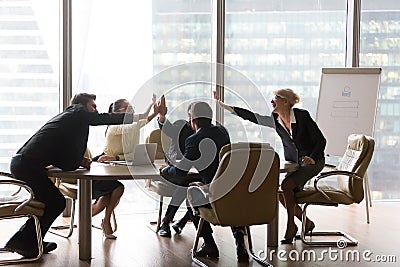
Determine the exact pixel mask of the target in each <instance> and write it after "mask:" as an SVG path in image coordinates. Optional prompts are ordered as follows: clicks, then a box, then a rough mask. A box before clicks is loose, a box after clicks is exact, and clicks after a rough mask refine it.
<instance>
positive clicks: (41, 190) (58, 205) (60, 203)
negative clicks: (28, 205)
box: [10, 154, 65, 241]
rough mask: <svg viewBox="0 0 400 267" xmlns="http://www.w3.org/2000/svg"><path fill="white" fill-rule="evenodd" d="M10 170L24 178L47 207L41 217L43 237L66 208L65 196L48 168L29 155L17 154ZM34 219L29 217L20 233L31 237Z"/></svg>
mask: <svg viewBox="0 0 400 267" xmlns="http://www.w3.org/2000/svg"><path fill="white" fill-rule="evenodd" d="M10 170H11V173H12V175H13V176H14V178H15V179H18V180H22V181H24V182H26V183H27V184H28V186H29V187H31V188H32V190H33V193H34V195H35V199H36V200H38V201H40V202H43V203H44V204H45V205H46V207H45V210H44V214H43V216H41V217H39V222H40V228H41V231H42V237H44V236H45V235H46V233H47V231H48V230H49V228H50V226H51V225H52V223H53V222H54V220H55V219H56V218H57V217H58V216H59V215H60V214H61V212H62V211H63V210H64V208H65V198H64V196H63V195H62V194H61V193H60V191H59V190H58V189H57V188H56V187H55V185H54V184H53V182H52V181H51V180H50V179H49V178H48V176H47V171H46V168H43V167H40V166H38V165H37V164H35V163H34V162H33V161H32V160H30V159H28V158H27V157H25V156H23V155H20V154H17V155H16V156H14V157H13V158H12V160H11V165H10ZM33 227H34V222H33V219H29V220H28V221H27V222H26V224H25V225H24V226H22V227H21V229H20V230H19V235H20V236H21V235H22V236H26V237H28V236H29V237H31V236H32V232H33V231H35V230H34V228H33ZM26 241H28V240H26Z"/></svg>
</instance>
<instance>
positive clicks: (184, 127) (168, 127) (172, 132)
mask: <svg viewBox="0 0 400 267" xmlns="http://www.w3.org/2000/svg"><path fill="white" fill-rule="evenodd" d="M191 105H192V104H191ZM191 105H189V106H188V117H189V121H186V120H183V119H180V120H176V121H174V122H173V123H171V122H169V120H167V118H166V114H167V106H166V104H165V96H164V95H162V96H161V100H160V101H159V104H158V111H159V117H158V125H159V127H160V129H161V130H162V131H163V133H164V134H165V135H167V136H168V137H169V138H171V145H170V149H169V151H168V154H167V155H166V162H167V163H168V164H174V163H175V162H176V160H181V159H182V157H183V153H184V152H185V141H186V139H187V138H188V137H189V136H191V135H192V134H194V130H193V129H192V126H191V124H190V109H191ZM185 181H186V182H187V184H186V185H182V186H185V187H187V186H188V185H189V183H190V182H192V181H196V178H193V179H185ZM185 199H186V190H183V189H182V188H178V189H176V190H175V192H174V194H173V196H172V197H171V201H170V202H169V204H168V207H167V211H166V212H165V216H164V218H163V219H162V224H161V225H160V229H159V230H158V234H159V235H160V236H163V237H171V229H170V227H169V224H170V223H171V222H172V221H173V219H174V216H175V214H176V212H177V211H178V209H179V206H180V205H181V204H182V203H183V201H184V200H185ZM188 220H190V211H189V210H188V211H187V212H186V213H185V215H184V216H183V217H182V218H181V219H180V220H178V222H176V223H175V224H173V225H172V228H173V229H174V230H175V232H176V233H177V234H180V233H181V232H182V229H183V228H184V227H185V225H186V223H187V221H188Z"/></svg>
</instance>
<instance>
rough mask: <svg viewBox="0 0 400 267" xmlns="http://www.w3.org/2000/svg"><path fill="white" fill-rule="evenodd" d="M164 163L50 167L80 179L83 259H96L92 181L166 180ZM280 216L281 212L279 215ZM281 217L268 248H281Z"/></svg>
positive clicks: (54, 173) (291, 167) (288, 166)
mask: <svg viewBox="0 0 400 267" xmlns="http://www.w3.org/2000/svg"><path fill="white" fill-rule="evenodd" d="M163 163H164V161H162V160H157V161H156V162H155V163H154V166H153V165H141V166H125V165H118V164H104V163H98V162H93V163H92V165H91V168H90V170H87V169H77V170H75V171H62V170H61V169H58V168H54V167H52V168H49V169H48V171H47V173H48V175H49V176H50V177H57V178H61V179H62V178H74V179H78V180H79V182H78V198H79V227H78V231H79V237H78V239H79V259H80V260H90V259H91V258H92V216H91V215H92V208H91V207H92V180H109V179H111V180H131V179H133V180H137V179H154V180H161V179H163V178H162V177H161V176H160V174H159V168H160V167H161V165H162V164H163ZM297 168H298V165H297V164H296V163H288V162H281V165H280V172H281V173H283V172H292V171H295V170H296V169H297ZM277 214H279V213H277ZM278 224H279V219H278V215H277V216H276V218H275V219H274V220H273V222H272V223H271V224H269V225H267V245H268V246H277V245H278V228H279V225H278Z"/></svg>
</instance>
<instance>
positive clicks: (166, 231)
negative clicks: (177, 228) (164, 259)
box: [158, 223, 171, 237]
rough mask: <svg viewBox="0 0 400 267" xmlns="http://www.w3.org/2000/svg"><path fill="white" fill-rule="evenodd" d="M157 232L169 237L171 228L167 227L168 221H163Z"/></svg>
mask: <svg viewBox="0 0 400 267" xmlns="http://www.w3.org/2000/svg"><path fill="white" fill-rule="evenodd" d="M158 234H159V235H160V236H162V237H171V229H170V228H169V223H163V224H161V226H160V229H159V230H158Z"/></svg>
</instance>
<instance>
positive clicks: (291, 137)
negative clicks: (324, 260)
mask: <svg viewBox="0 0 400 267" xmlns="http://www.w3.org/2000/svg"><path fill="white" fill-rule="evenodd" d="M273 94H274V98H273V99H272V100H271V104H272V115H271V116H270V115H260V114H257V113H254V112H252V111H249V110H247V109H243V108H239V107H234V106H229V105H227V104H225V103H223V102H222V101H220V100H219V99H218V97H217V95H216V92H214V98H215V99H216V101H217V103H218V104H219V105H220V106H221V107H222V108H224V109H226V110H228V111H230V112H232V113H233V114H234V115H237V116H239V117H241V118H243V119H245V120H249V121H251V122H253V123H256V124H259V125H263V126H267V127H273V128H275V130H276V132H277V134H278V135H279V137H280V138H281V140H282V144H283V150H284V155H285V160H287V161H292V162H297V163H299V164H300V167H299V169H298V170H297V171H295V172H292V173H288V174H287V175H286V177H285V179H284V180H283V181H282V184H281V189H282V191H283V196H284V197H283V198H280V202H281V203H282V205H284V206H285V207H286V211H287V217H288V221H287V225H286V233H285V237H284V239H283V240H281V243H282V244H290V243H292V242H293V238H294V237H295V235H296V233H297V226H296V224H295V222H294V217H295V216H296V217H297V218H298V219H299V220H301V208H300V206H299V205H298V204H297V203H296V199H295V193H296V192H298V191H300V190H302V189H303V187H304V185H305V183H306V182H307V181H308V180H310V179H311V178H312V177H314V176H315V175H317V174H318V173H319V172H320V171H321V170H322V169H323V167H324V165H325V157H324V150H325V145H326V140H325V137H324V136H323V134H322V132H321V131H320V129H319V128H318V125H317V124H316V123H315V121H314V120H313V119H312V118H311V116H310V114H309V113H308V111H307V110H304V109H299V108H293V106H294V105H295V104H297V103H298V102H299V101H300V97H299V96H298V95H297V94H296V93H295V92H293V90H292V89H289V88H285V89H279V90H277V91H274V92H273ZM314 227H315V225H314V223H313V222H312V221H311V220H309V219H308V218H307V222H306V232H311V231H312V230H313V229H314Z"/></svg>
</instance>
